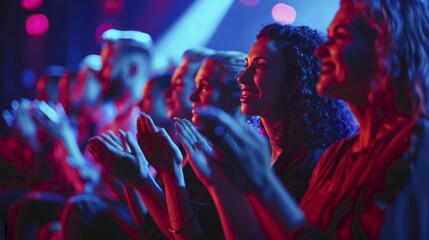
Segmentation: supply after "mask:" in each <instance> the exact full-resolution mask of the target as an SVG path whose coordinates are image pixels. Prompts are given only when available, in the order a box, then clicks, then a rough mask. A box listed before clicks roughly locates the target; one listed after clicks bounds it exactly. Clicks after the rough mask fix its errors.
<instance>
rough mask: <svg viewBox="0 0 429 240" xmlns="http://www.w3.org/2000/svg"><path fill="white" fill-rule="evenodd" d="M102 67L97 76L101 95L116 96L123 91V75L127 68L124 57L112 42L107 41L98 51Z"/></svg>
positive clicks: (112, 97)
mask: <svg viewBox="0 0 429 240" xmlns="http://www.w3.org/2000/svg"><path fill="white" fill-rule="evenodd" d="M100 56H101V61H102V64H103V67H102V68H101V70H100V72H99V74H98V78H99V80H100V82H101V87H102V92H103V96H104V97H106V98H111V99H114V98H118V97H120V96H121V95H122V94H123V93H124V91H125V84H124V83H125V76H126V71H127V70H128V66H127V62H126V61H125V59H126V57H125V56H124V54H121V52H120V49H119V47H118V46H116V45H115V44H114V43H110V42H109V43H107V44H106V45H105V46H104V47H103V49H102V50H101V53H100Z"/></svg>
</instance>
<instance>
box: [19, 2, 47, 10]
mask: <svg viewBox="0 0 429 240" xmlns="http://www.w3.org/2000/svg"><path fill="white" fill-rule="evenodd" d="M42 3H43V0H21V7H22V8H23V9H25V10H35V9H37V8H39V7H40V6H42Z"/></svg>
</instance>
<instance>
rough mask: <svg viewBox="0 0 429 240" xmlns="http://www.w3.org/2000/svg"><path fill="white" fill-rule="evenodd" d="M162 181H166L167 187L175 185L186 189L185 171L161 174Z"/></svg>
mask: <svg viewBox="0 0 429 240" xmlns="http://www.w3.org/2000/svg"><path fill="white" fill-rule="evenodd" d="M160 174H161V177H162V180H163V181H164V184H165V185H167V184H168V185H169V184H174V185H178V186H180V187H186V186H185V178H184V175H183V171H182V169H181V168H179V169H175V170H174V171H173V172H164V171H162V172H160Z"/></svg>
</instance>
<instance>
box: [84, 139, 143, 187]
mask: <svg viewBox="0 0 429 240" xmlns="http://www.w3.org/2000/svg"><path fill="white" fill-rule="evenodd" d="M120 135H121V137H120V138H119V137H118V136H116V135H115V134H114V133H113V132H111V131H110V132H109V134H103V135H102V137H100V136H97V137H93V138H91V139H90V140H89V145H88V150H89V152H90V153H91V154H92V155H93V156H94V159H95V160H96V161H97V162H98V163H99V164H100V165H101V166H102V167H103V168H104V169H105V170H107V171H108V172H110V173H111V174H112V175H113V176H115V177H117V178H118V180H120V181H122V182H123V183H129V184H134V183H136V182H139V181H140V182H145V181H146V180H148V179H149V178H150V173H149V169H148V162H147V160H146V158H145V156H144V155H143V152H142V151H141V149H140V147H139V146H138V144H137V142H136V140H135V139H134V138H133V137H132V135H131V134H130V133H129V132H127V133H125V132H123V131H120Z"/></svg>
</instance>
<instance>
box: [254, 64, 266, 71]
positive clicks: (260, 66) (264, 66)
mask: <svg viewBox="0 0 429 240" xmlns="http://www.w3.org/2000/svg"><path fill="white" fill-rule="evenodd" d="M256 68H257V69H262V70H265V69H268V65H267V64H266V63H257V64H256Z"/></svg>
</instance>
